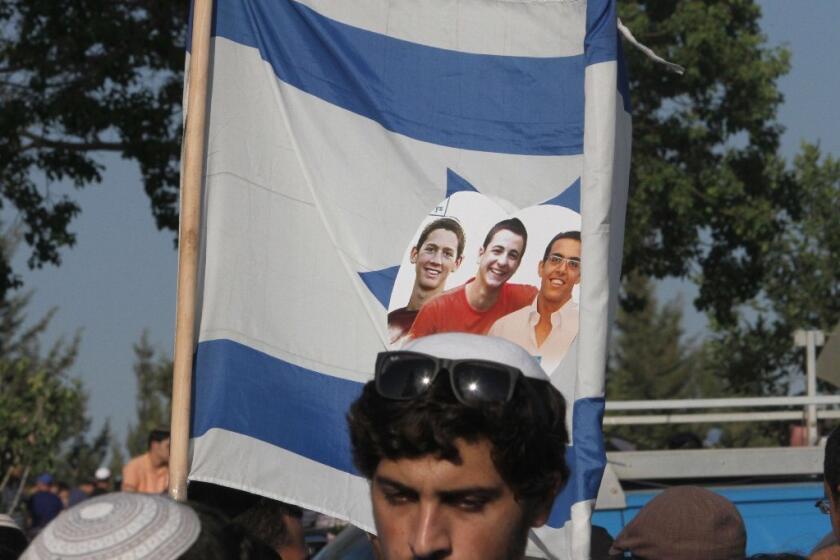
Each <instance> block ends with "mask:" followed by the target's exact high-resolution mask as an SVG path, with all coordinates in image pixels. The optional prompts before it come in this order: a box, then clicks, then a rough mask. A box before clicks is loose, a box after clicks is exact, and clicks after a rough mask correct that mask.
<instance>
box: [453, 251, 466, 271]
mask: <svg viewBox="0 0 840 560" xmlns="http://www.w3.org/2000/svg"><path fill="white" fill-rule="evenodd" d="M462 262H464V255H461V256H460V257H458V258H456V259H455V266H453V267H452V272H455V271H456V270H458V269H459V268H461V263H462Z"/></svg>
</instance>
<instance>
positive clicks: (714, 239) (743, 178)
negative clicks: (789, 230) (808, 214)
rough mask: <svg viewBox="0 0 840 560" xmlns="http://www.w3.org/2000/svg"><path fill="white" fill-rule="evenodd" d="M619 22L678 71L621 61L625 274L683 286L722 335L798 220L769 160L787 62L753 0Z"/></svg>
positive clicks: (651, 6)
mask: <svg viewBox="0 0 840 560" xmlns="http://www.w3.org/2000/svg"><path fill="white" fill-rule="evenodd" d="M619 12H620V17H621V18H622V21H623V22H624V23H625V24H626V25H627V26H628V27H629V28H630V29H632V30H633V33H634V35H635V36H636V37H637V38H638V39H639V40H640V41H642V42H643V43H645V44H646V45H648V46H649V47H651V48H652V49H654V50H655V51H656V52H658V53H660V54H661V55H663V56H664V57H665V58H667V59H669V60H672V61H674V62H676V63H679V64H681V65H683V66H685V68H686V73H685V75H683V76H679V75H676V74H673V73H669V72H667V71H665V70H664V69H663V68H662V66H660V65H658V64H655V63H653V62H651V61H650V60H649V59H648V58H646V57H645V56H644V55H643V54H641V53H640V52H638V51H637V50H636V49H633V48H627V49H626V50H625V54H626V57H627V59H628V65H629V75H630V87H631V92H632V96H633V159H632V166H631V174H630V185H631V190H630V199H629V206H628V219H627V230H626V234H625V251H624V271H625V273H637V274H642V275H645V276H650V277H655V278H664V277H667V276H675V277H690V278H692V279H693V280H695V281H696V282H697V284H698V286H699V289H700V293H699V296H698V298H697V299H696V300H695V302H694V303H695V306H696V307H697V308H698V309H700V310H705V311H707V312H709V313H710V314H711V315H712V316H713V317H714V318H715V320H716V321H717V322H718V323H720V324H722V325H730V324H733V323H735V322H737V315H736V314H735V313H734V312H733V310H734V309H735V308H736V307H737V306H738V305H740V304H742V303H744V302H747V301H749V300H750V299H752V298H754V297H755V296H756V295H757V294H758V293H759V290H760V289H761V286H762V284H763V282H764V279H765V276H766V275H767V272H768V267H769V266H770V265H771V261H770V260H768V259H769V254H768V249H769V247H770V245H771V243H772V242H773V241H774V240H775V239H776V238H777V237H778V236H779V235H780V234H781V233H782V232H783V231H784V228H785V226H786V225H787V222H786V216H790V217H791V218H792V219H798V218H799V216H800V215H801V210H800V209H799V208H798V207H797V205H796V199H797V196H798V193H799V187H798V185H797V184H796V182H795V181H793V180H791V177H789V176H788V175H787V174H786V173H784V165H783V162H782V161H781V160H780V159H779V157H778V156H777V150H778V147H779V136H780V133H781V130H782V128H781V126H779V124H778V123H777V122H776V111H777V108H778V106H779V104H780V103H781V102H782V95H781V94H780V93H779V91H778V89H777V87H776V81H777V80H778V78H779V77H780V76H782V75H783V74H785V73H786V72H787V70H788V66H789V62H788V61H789V53H788V52H787V51H786V50H784V49H770V48H768V47H767V46H766V44H765V38H764V36H763V35H762V34H761V32H760V29H759V18H760V10H759V8H758V6H757V5H756V4H755V3H754V2H753V1H752V0H727V1H716V2H715V1H701V0H665V1H662V0H656V1H654V0H634V1H633V0H631V1H626V2H621V3H619Z"/></svg>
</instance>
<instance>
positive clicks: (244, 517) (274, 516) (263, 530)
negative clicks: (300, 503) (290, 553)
mask: <svg viewBox="0 0 840 560" xmlns="http://www.w3.org/2000/svg"><path fill="white" fill-rule="evenodd" d="M284 517H293V518H295V519H300V518H301V517H303V510H302V509H301V508H299V507H297V506H293V505H290V504H286V503H283V502H278V501H277V500H272V499H270V498H260V499H259V500H258V501H257V503H256V504H255V505H254V506H253V507H251V508H249V509H247V510H246V511H244V512H243V513H241V514H239V515H237V516H236V517H234V518H233V521H234V522H235V523H239V524H240V525H242V526H243V527H246V528H247V529H248V530H249V531H250V532H251V534H252V535H254V536H255V537H257V538H258V539H260V540H261V541H262V542H264V543H266V544H267V545H269V546H271V547H272V548H274V549H275V550H277V549H278V548H281V547H284V546H289V545H291V544H293V543H292V542H291V540H290V538H291V535H290V534H289V529H288V527H287V526H286V520H285V519H284Z"/></svg>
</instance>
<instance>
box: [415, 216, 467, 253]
mask: <svg viewBox="0 0 840 560" xmlns="http://www.w3.org/2000/svg"><path fill="white" fill-rule="evenodd" d="M436 229H445V230H446V231H451V232H452V233H454V234H455V237H457V238H458V254H457V256H456V258H459V259H460V258H461V257H462V256H463V254H464V246H465V245H466V244H467V238H466V236H465V235H464V228H462V227H461V224H459V223H458V222H457V221H456V220H453V219H452V218H439V219H437V220H435V221H433V222H429V223H428V224H427V225H426V227H424V228H423V231H421V232H420V237H419V238H418V239H417V245H415V246H414V248H415V249H417V250H418V251H419V250H420V248H421V247H422V246H423V243H425V242H426V238H427V237H429V235H431V234H432V232H433V231H435V230H436Z"/></svg>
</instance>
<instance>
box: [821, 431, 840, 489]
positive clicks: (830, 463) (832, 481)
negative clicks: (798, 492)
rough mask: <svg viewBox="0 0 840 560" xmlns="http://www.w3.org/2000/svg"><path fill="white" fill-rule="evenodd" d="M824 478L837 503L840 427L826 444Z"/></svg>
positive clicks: (839, 481) (839, 482) (839, 468)
mask: <svg viewBox="0 0 840 560" xmlns="http://www.w3.org/2000/svg"><path fill="white" fill-rule="evenodd" d="M823 478H825V482H826V484H827V485H828V488H829V490H830V491H831V495H832V496H834V502H835V503H837V499H838V497H840V491H838V489H837V486H838V484H840V427H837V428H834V430H833V431H832V432H831V434H829V436H828V440H826V442H825V460H824V461H823Z"/></svg>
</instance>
